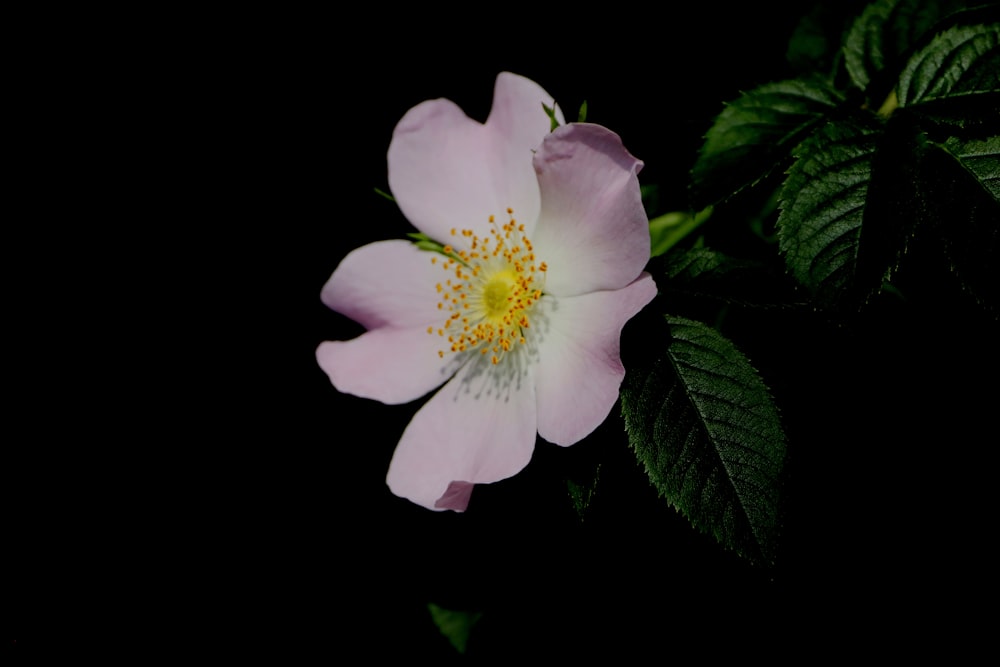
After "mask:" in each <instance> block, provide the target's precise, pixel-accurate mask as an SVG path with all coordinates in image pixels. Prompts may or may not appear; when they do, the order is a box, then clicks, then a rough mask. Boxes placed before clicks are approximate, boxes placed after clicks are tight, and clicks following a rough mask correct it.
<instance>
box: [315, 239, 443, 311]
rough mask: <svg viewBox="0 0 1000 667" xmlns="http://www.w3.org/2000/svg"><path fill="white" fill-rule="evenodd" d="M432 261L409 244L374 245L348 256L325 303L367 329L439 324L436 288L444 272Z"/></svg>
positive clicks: (328, 288) (333, 278)
mask: <svg viewBox="0 0 1000 667" xmlns="http://www.w3.org/2000/svg"><path fill="white" fill-rule="evenodd" d="M433 256H434V255H433V254H432V253H430V252H427V251H423V250H420V249H418V248H417V247H416V246H415V245H413V244H412V243H410V242H408V241H379V242H377V243H370V244H368V245H366V246H362V247H360V248H358V249H356V250H354V251H352V252H350V253H348V255H347V256H346V257H344V259H343V260H342V261H341V262H340V264H339V265H338V266H337V268H336V269H335V270H334V272H333V275H331V276H330V279H329V280H327V282H326V285H324V286H323V291H322V292H321V294H320V298H321V299H322V300H323V303H325V304H326V305H327V306H328V307H330V308H332V309H333V310H335V311H337V312H338V313H341V314H343V315H346V316H347V317H350V318H351V319H352V320H354V321H355V322H358V323H360V324H362V325H364V327H365V328H366V329H375V328H378V327H386V326H391V327H415V326H423V327H425V328H426V327H427V326H428V325H431V324H439V322H438V321H437V319H435V317H436V314H437V313H438V310H437V303H436V302H437V301H438V300H439V296H438V294H437V293H436V291H435V289H434V285H435V284H436V282H438V281H440V280H441V276H442V275H443V272H442V270H441V268H440V264H438V265H434V264H431V258H432V257H433ZM438 319H440V318H438Z"/></svg>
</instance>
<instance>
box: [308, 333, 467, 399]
mask: <svg viewBox="0 0 1000 667" xmlns="http://www.w3.org/2000/svg"><path fill="white" fill-rule="evenodd" d="M446 345H447V343H446V342H444V341H443V339H442V338H440V337H439V336H438V335H437V333H433V334H428V333H427V330H426V328H420V327H411V328H405V329H394V328H380V329H373V330H371V331H367V332H365V333H363V334H361V335H360V336H358V337H357V338H354V339H352V340H347V341H325V342H323V343H320V344H319V347H317V348H316V361H317V362H318V363H319V366H320V368H322V369H323V370H324V371H325V372H326V374H327V375H328V376H329V377H330V382H332V383H333V386H334V387H336V388H337V390H338V391H341V392H343V393H345V394H353V395H355V396H361V397H363V398H371V399H374V400H376V401H381V402H382V403H388V404H398V403H407V402H409V401H412V400H414V399H417V398H420V397H421V396H423V395H424V394H426V393H427V392H429V391H430V390H432V389H434V388H435V387H437V386H438V385H440V384H441V383H443V382H444V381H445V380H447V379H448V378H449V377H450V376H451V375H452V374H453V373H454V372H455V365H454V361H453V360H452V359H451V358H450V357H451V355H445V357H444V358H443V359H442V358H441V357H440V356H439V355H438V350H443V349H447V348H446Z"/></svg>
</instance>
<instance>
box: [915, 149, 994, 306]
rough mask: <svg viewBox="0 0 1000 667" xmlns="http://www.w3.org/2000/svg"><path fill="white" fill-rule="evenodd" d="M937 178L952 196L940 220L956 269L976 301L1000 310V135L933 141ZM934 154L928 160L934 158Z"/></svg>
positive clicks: (944, 194) (946, 199)
mask: <svg viewBox="0 0 1000 667" xmlns="http://www.w3.org/2000/svg"><path fill="white" fill-rule="evenodd" d="M933 148H934V150H932V151H931V154H930V155H931V160H933V163H934V164H935V165H938V166H939V169H938V176H939V178H938V179H937V183H938V184H939V188H941V189H946V191H945V192H941V193H940V196H941V200H943V201H944V202H947V204H946V206H947V211H946V212H942V213H943V215H942V218H943V219H942V220H941V226H942V231H943V232H944V238H945V253H946V255H947V256H948V258H949V260H950V265H951V268H952V271H953V272H954V273H955V275H956V276H958V278H959V280H960V282H961V284H962V286H963V287H964V288H965V289H966V290H967V291H968V292H969V293H970V294H972V295H973V297H974V298H975V299H976V301H977V302H978V303H979V304H980V305H982V306H983V307H984V308H985V309H986V310H987V311H990V312H992V313H993V315H994V316H998V315H1000V287H998V285H1000V281H998V280H997V267H998V266H1000V249H998V248H997V237H998V228H1000V135H994V136H993V137H990V138H988V139H986V140H959V139H957V138H952V139H950V140H949V141H948V142H946V143H945V144H944V145H943V146H934V147H933ZM931 160H929V161H931Z"/></svg>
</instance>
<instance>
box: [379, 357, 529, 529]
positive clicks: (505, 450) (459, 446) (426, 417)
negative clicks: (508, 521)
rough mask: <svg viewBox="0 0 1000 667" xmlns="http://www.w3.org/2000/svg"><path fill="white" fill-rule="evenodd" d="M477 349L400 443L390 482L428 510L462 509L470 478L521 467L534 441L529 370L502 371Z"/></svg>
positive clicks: (479, 480)
mask: <svg viewBox="0 0 1000 667" xmlns="http://www.w3.org/2000/svg"><path fill="white" fill-rule="evenodd" d="M504 361H505V363H504V364H501V365H500V366H492V365H491V364H490V362H489V361H488V360H486V359H485V358H484V357H480V356H479V355H472V357H471V360H470V362H469V363H467V364H466V365H465V366H463V367H462V369H461V370H460V371H459V372H458V374H457V375H456V376H455V377H454V378H453V379H452V380H451V381H450V382H448V384H446V385H445V386H444V387H442V388H441V390H440V391H438V392H437V393H436V394H435V395H434V396H432V397H431V398H430V400H428V401H427V403H426V404H424V406H423V407H422V408H421V409H420V410H419V411H418V412H417V414H416V415H414V417H413V420H412V421H411V422H410V424H409V425H408V426H407V427H406V430H405V431H404V432H403V437H402V438H401V439H400V441H399V445H398V446H397V447H396V451H395V453H394V454H393V457H392V462H391V463H390V464H389V473H388V476H387V477H386V483H387V484H388V485H389V488H390V489H391V490H392V492H393V493H395V494H396V495H398V496H401V497H404V498H408V499H410V500H411V501H413V502H415V503H417V504H419V505H423V506H424V507H427V508H429V509H436V510H441V509H453V510H457V511H463V510H464V509H465V506H466V504H467V503H468V498H469V492H470V489H469V488H468V487H467V486H465V485H467V484H488V483H490V482H496V481H498V480H501V479H505V478H507V477H510V476H511V475H514V474H516V473H517V472H519V471H520V470H521V469H522V468H524V466H526V465H527V464H528V462H529V461H530V460H531V454H532V452H533V451H534V447H535V424H536V420H535V391H534V384H533V383H532V381H531V377H530V375H528V374H526V373H525V374H522V375H520V376H518V377H516V378H512V377H508V376H505V375H504V373H505V372H507V373H510V372H511V368H513V367H514V365H513V364H508V363H506V362H507V361H513V360H508V359H505V360H504Z"/></svg>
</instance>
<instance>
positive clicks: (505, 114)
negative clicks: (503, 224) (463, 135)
mask: <svg viewBox="0 0 1000 667" xmlns="http://www.w3.org/2000/svg"><path fill="white" fill-rule="evenodd" d="M542 105H545V106H547V107H549V108H550V109H553V110H554V111H555V115H556V119H557V120H558V122H559V123H560V124H563V123H565V119H564V118H563V114H562V109H560V108H559V105H557V104H556V103H555V100H554V99H553V98H552V96H551V95H549V94H548V93H547V92H545V89H544V88H542V87H541V86H539V85H538V84H537V83H535V82H534V81H532V80H531V79H527V78H525V77H523V76H519V75H517V74H512V73H510V72H501V73H500V74H499V75H498V76H497V80H496V85H495V86H494V89H493V107H492V108H491V109H490V115H489V118H487V119H486V127H487V128H489V130H490V132H491V137H492V140H493V147H494V150H495V151H497V153H498V154H499V155H501V156H502V158H501V165H500V169H499V170H498V171H496V172H495V173H494V175H493V188H494V191H495V192H497V193H498V198H499V199H500V203H501V204H505V206H507V207H511V208H513V209H514V216H515V217H516V218H517V219H518V220H519V221H520V222H523V223H524V225H525V232H526V233H527V234H528V235H529V236H530V235H531V233H532V231H533V230H534V225H535V222H536V220H537V219H538V210H539V195H538V179H537V177H536V176H535V170H534V168H531V169H525V166H526V165H530V164H531V162H532V158H533V157H534V153H535V151H536V150H538V147H539V145H540V144H541V142H542V139H544V138H545V136H546V135H548V133H549V131H550V130H551V128H552V121H551V120H550V119H549V117H548V115H547V114H546V113H545V109H544V107H543V106H542ZM505 210H506V209H505ZM501 213H503V212H502V211H501ZM498 217H499V216H498Z"/></svg>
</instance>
